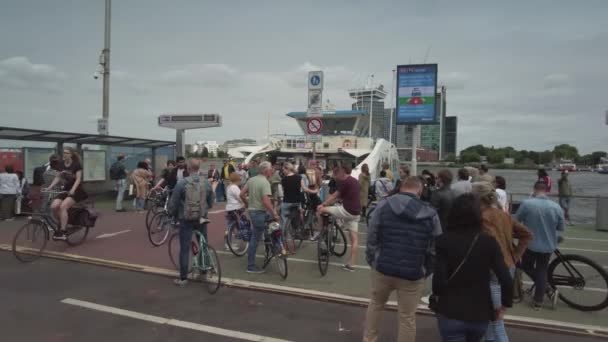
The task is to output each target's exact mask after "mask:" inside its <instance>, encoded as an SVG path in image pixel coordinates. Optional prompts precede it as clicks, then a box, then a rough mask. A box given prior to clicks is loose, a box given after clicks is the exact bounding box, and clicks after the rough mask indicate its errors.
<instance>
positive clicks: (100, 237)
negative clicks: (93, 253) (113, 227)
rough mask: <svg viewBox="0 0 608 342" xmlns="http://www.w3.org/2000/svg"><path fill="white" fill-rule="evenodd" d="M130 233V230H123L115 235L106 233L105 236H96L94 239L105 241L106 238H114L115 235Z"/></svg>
mask: <svg viewBox="0 0 608 342" xmlns="http://www.w3.org/2000/svg"><path fill="white" fill-rule="evenodd" d="M130 231H131V229H125V230H121V231H119V232H116V233H106V234H101V235H97V237H95V238H96V239H106V238H109V237H113V236H116V235H120V234H124V233H128V232H130Z"/></svg>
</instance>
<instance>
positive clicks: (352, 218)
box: [312, 164, 361, 272]
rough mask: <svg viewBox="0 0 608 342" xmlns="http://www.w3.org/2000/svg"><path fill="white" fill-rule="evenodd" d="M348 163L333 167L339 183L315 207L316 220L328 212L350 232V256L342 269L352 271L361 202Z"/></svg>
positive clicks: (357, 240)
mask: <svg viewBox="0 0 608 342" xmlns="http://www.w3.org/2000/svg"><path fill="white" fill-rule="evenodd" d="M351 172H352V169H351V168H350V165H347V164H341V165H339V166H337V167H336V168H334V173H333V177H334V179H335V180H336V181H337V182H338V183H339V185H338V188H337V190H336V191H335V192H334V193H332V194H331V195H329V196H328V197H327V199H326V200H325V201H324V202H323V203H321V204H320V205H319V206H318V207H317V218H318V220H319V221H318V222H323V220H322V219H321V215H322V214H325V213H326V214H330V215H332V216H333V217H334V218H336V219H338V220H342V221H343V222H344V224H343V226H342V228H343V229H344V230H348V231H349V232H350V245H351V246H352V247H351V249H350V258H349V259H348V263H347V264H344V265H342V269H343V270H345V271H349V272H354V271H355V268H354V267H353V266H354V265H356V264H357V253H358V251H359V236H358V231H359V219H360V215H361V203H359V182H358V181H357V180H356V179H355V178H354V177H352V176H351V175H350V174H351ZM338 199H340V200H341V201H342V204H341V205H336V206H331V204H333V203H334V202H335V201H336V200H338ZM319 235H320V231H317V233H315V235H314V236H313V237H312V240H317V239H318V238H319Z"/></svg>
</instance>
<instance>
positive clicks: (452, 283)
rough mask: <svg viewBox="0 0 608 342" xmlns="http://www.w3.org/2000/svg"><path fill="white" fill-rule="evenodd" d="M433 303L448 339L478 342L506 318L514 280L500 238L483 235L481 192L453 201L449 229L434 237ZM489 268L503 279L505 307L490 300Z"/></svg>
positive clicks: (511, 299) (501, 294) (502, 287)
mask: <svg viewBox="0 0 608 342" xmlns="http://www.w3.org/2000/svg"><path fill="white" fill-rule="evenodd" d="M435 250H436V252H437V260H436V263H435V265H436V268H435V274H433V295H432V296H431V298H435V300H432V303H434V305H433V306H432V308H433V310H434V311H435V314H436V316H437V324H438V326H439V332H440V334H441V338H442V340H443V341H445V342H451V341H467V342H478V341H481V339H482V337H483V336H484V334H485V333H486V331H487V329H488V324H489V322H490V321H494V320H502V318H503V316H504V314H505V311H506V308H507V307H511V305H512V302H513V280H512V278H511V276H510V275H509V271H508V269H507V266H506V265H505V261H504V258H503V255H502V253H501V249H500V246H499V244H498V243H497V242H496V239H495V238H494V237H492V236H490V235H488V234H483V233H482V216H481V210H480V203H479V199H478V198H477V196H475V195H473V194H464V195H461V196H460V197H458V198H457V199H456V200H455V201H454V205H453V207H452V210H451V211H450V215H449V217H448V226H447V229H446V232H445V233H444V234H443V235H441V236H439V237H438V238H437V240H436V245H435ZM490 271H492V272H494V274H495V275H496V277H497V279H498V282H499V283H500V297H501V303H502V306H501V307H500V308H498V309H495V308H494V305H493V304H492V300H491V298H492V296H491V294H490V287H489V286H488V283H489V282H490Z"/></svg>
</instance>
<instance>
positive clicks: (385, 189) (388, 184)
mask: <svg viewBox="0 0 608 342" xmlns="http://www.w3.org/2000/svg"><path fill="white" fill-rule="evenodd" d="M392 191H393V182H392V181H391V180H390V179H389V178H388V177H387V175H386V170H382V171H380V178H378V179H376V181H375V182H374V192H375V194H376V199H377V200H378V201H379V200H381V199H383V198H385V197H387V196H388V195H390V194H391V192H392Z"/></svg>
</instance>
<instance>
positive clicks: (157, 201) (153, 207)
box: [146, 187, 170, 230]
mask: <svg viewBox="0 0 608 342" xmlns="http://www.w3.org/2000/svg"><path fill="white" fill-rule="evenodd" d="M169 197H170V196H169V189H168V188H167V187H165V188H164V189H162V190H161V189H152V190H150V193H149V194H148V198H146V208H147V212H146V229H148V230H150V225H151V224H152V219H153V218H154V215H156V214H158V213H162V212H166V211H167V206H168V204H169Z"/></svg>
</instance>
